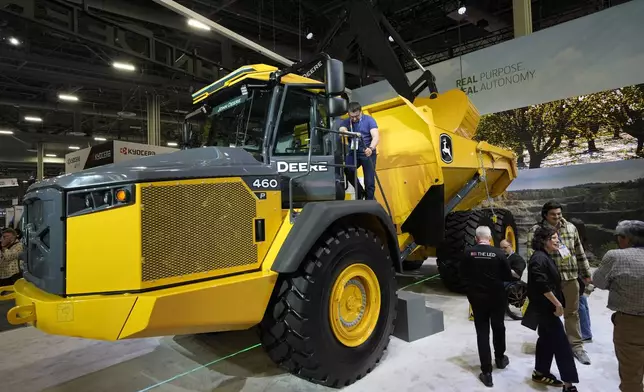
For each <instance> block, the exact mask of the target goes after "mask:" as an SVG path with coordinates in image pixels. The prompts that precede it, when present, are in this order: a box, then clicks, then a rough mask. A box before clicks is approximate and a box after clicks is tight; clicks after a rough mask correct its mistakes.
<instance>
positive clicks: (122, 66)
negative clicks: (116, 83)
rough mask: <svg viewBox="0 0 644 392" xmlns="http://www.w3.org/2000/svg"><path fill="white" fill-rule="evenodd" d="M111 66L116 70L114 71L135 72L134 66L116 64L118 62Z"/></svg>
mask: <svg viewBox="0 0 644 392" xmlns="http://www.w3.org/2000/svg"><path fill="white" fill-rule="evenodd" d="M112 66H113V67H114V68H116V69H120V70H123V71H134V70H136V67H135V66H134V65H132V64H129V63H121V62H118V61H115V62H114V63H112Z"/></svg>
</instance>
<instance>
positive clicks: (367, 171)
mask: <svg viewBox="0 0 644 392" xmlns="http://www.w3.org/2000/svg"><path fill="white" fill-rule="evenodd" d="M357 158H358V164H357V167H356V169H355V170H357V169H358V168H360V167H362V172H363V173H364V186H365V188H366V192H365V190H363V189H362V185H360V182H359V181H358V183H357V184H355V179H356V178H355V170H354V169H353V168H347V169H346V171H345V173H346V175H347V180H349V183H350V184H351V185H352V186H353V188H354V189H355V190H356V199H362V196H363V195H364V194H365V193H366V197H365V199H367V200H375V194H376V160H377V158H378V155H377V154H375V153H374V154H371V156H370V157H367V156H366V155H364V152H358V153H357ZM346 162H347V165H353V164H354V163H353V152H349V154H348V155H347V159H346Z"/></svg>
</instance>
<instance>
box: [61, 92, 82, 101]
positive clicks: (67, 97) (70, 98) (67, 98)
mask: <svg viewBox="0 0 644 392" xmlns="http://www.w3.org/2000/svg"><path fill="white" fill-rule="evenodd" d="M58 99H60V100H61V101H68V102H78V97H77V96H75V95H69V94H58Z"/></svg>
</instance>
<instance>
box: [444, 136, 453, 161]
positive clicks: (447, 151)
mask: <svg viewBox="0 0 644 392" xmlns="http://www.w3.org/2000/svg"><path fill="white" fill-rule="evenodd" d="M441 151H442V152H443V155H449V159H450V160H452V159H453V158H452V151H451V150H450V149H449V148H448V147H447V139H443V148H442V149H441Z"/></svg>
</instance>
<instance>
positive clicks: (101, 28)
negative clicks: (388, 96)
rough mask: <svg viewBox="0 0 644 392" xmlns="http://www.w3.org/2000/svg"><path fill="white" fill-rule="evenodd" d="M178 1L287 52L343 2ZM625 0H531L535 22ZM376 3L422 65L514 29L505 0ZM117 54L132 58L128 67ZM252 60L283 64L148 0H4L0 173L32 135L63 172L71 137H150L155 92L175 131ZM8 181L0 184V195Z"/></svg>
mask: <svg viewBox="0 0 644 392" xmlns="http://www.w3.org/2000/svg"><path fill="white" fill-rule="evenodd" d="M177 2H178V3H180V4H181V5H183V6H185V7H187V8H189V9H191V10H193V11H195V12H198V13H200V14H201V15H203V16H206V17H207V18H210V19H211V20H213V21H215V22H216V23H218V24H221V25H222V26H225V27H226V28H228V29H230V30H232V31H234V32H236V33H238V34H241V35H242V36H244V37H246V38H248V39H250V40H252V41H254V42H256V43H259V44H261V45H262V46H264V47H266V48H267V49H269V50H272V51H274V52H276V53H278V54H280V55H281V56H284V57H287V58H288V59H291V60H293V61H297V60H299V59H307V58H308V57H309V56H312V55H313V54H315V53H317V51H319V50H320V44H321V42H323V41H324V38H325V36H326V35H327V33H328V32H329V30H330V29H331V28H332V26H334V25H335V21H336V19H337V18H338V16H339V15H340V14H341V11H342V10H343V9H344V8H345V7H346V5H347V4H346V3H348V1H344V0H331V1H321V0H279V1H276V0H178V1H177ZM624 2H625V1H606V0H590V1H588V0H585V1H584V0H567V1H560V0H534V1H533V2H532V12H533V30H534V31H538V30H541V29H544V28H547V27H550V26H552V25H555V24H558V23H563V22H565V21H568V20H571V19H574V18H578V17H581V16H584V15H588V14H590V13H593V12H597V11H599V10H602V9H604V8H606V7H610V6H613V5H617V4H619V3H624ZM373 4H374V6H375V7H378V9H380V10H381V11H382V12H383V13H384V15H385V16H386V17H387V19H388V20H389V21H390V23H391V24H392V26H393V27H394V28H395V29H396V31H397V32H398V33H399V34H400V35H401V37H402V38H403V40H404V41H405V42H406V43H407V44H408V45H409V46H410V47H411V49H412V50H413V51H414V52H415V53H416V54H417V56H418V58H419V60H420V61H421V63H423V65H431V64H434V63H437V62H440V61H443V60H446V59H449V58H452V57H454V56H459V55H462V54H465V53H468V52H471V51H475V50H478V49H481V48H484V47H486V46H490V45H494V44H496V43H499V42H502V41H505V40H508V39H511V38H512V35H513V23H512V0H469V1H467V2H465V4H466V5H467V13H466V14H465V15H460V14H459V13H458V12H457V9H458V8H459V7H460V6H462V5H463V2H462V1H458V0H380V1H373ZM392 45H394V47H396V45H395V44H392ZM336 46H337V45H336ZM324 49H325V51H331V50H332V49H333V47H329V48H324ZM340 52H341V53H331V54H332V55H334V56H335V57H339V58H341V59H342V60H344V61H345V64H346V65H345V70H346V72H347V83H348V87H349V88H356V87H359V86H361V85H365V84H369V83H373V82H375V81H378V80H380V79H381V78H382V76H381V75H379V73H378V70H377V67H376V66H375V65H374V64H372V63H370V62H369V61H368V60H366V59H364V58H363V57H362V56H361V55H360V51H359V49H358V48H357V47H351V46H349V47H345V48H342V50H341V51H340ZM398 54H399V56H400V60H401V63H402V64H404V65H405V68H406V69H407V70H411V69H413V68H414V66H413V64H412V63H410V62H409V61H408V60H407V59H406V58H404V56H403V53H402V51H401V50H398ZM115 63H125V64H132V65H134V70H128V69H126V68H124V67H120V68H116V67H115ZM252 63H267V64H273V65H278V66H279V65H280V64H277V63H275V62H274V61H272V60H270V59H267V58H266V57H264V56H262V55H261V54H259V53H257V52H255V51H252V50H250V49H248V48H245V47H242V46H239V45H237V44H235V43H232V42H231V41H230V40H228V39H226V38H224V37H222V36H221V35H219V34H217V33H215V32H214V31H207V30H203V29H199V28H195V27H194V26H192V25H190V24H189V23H188V22H187V20H186V18H184V17H183V16H180V15H178V14H176V13H174V12H172V11H171V10H169V9H166V8H164V7H162V6H161V5H159V4H158V3H157V2H155V1H152V0H110V1H103V0H0V131H3V130H4V131H9V132H13V134H12V135H9V134H8V133H9V132H4V133H0V177H17V178H19V179H20V180H21V181H23V180H26V179H27V178H28V177H31V176H33V175H34V172H35V170H36V164H35V159H36V143H37V142H43V143H44V146H45V153H46V154H48V155H49V156H48V157H47V158H46V160H45V175H56V174H58V173H60V172H61V171H63V165H62V162H63V161H62V159H61V158H62V157H64V154H65V153H67V152H69V151H70V149H71V148H82V147H86V146H88V145H92V144H95V143H99V142H100V140H102V139H108V140H109V139H122V140H128V141H133V142H141V143H145V142H146V136H147V134H146V128H147V122H146V98H147V97H148V96H150V95H157V96H159V97H160V99H161V140H162V143H163V144H166V143H168V142H174V141H177V140H178V137H179V136H178V132H179V129H180V124H181V122H182V118H183V116H184V114H185V113H186V112H187V111H188V110H190V109H191V102H190V94H191V93H192V92H194V91H195V90H196V89H199V88H200V87H202V86H203V85H205V84H207V83H209V82H211V81H213V80H215V79H217V78H219V77H221V76H223V75H225V74H226V73H227V72H229V71H231V70H233V69H235V68H237V67H240V66H241V65H244V64H252ZM117 65H118V64H117ZM69 96H71V97H69ZM74 97H75V98H77V100H73V99H74ZM95 139H99V141H97V140H95ZM7 192H9V191H7V190H2V191H1V192H0V203H2V199H3V197H2V194H5V196H6V194H7ZM12 192H13V191H11V192H10V193H12ZM16 192H18V191H17V190H16ZM9 196H12V195H9ZM5 199H6V197H5Z"/></svg>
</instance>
